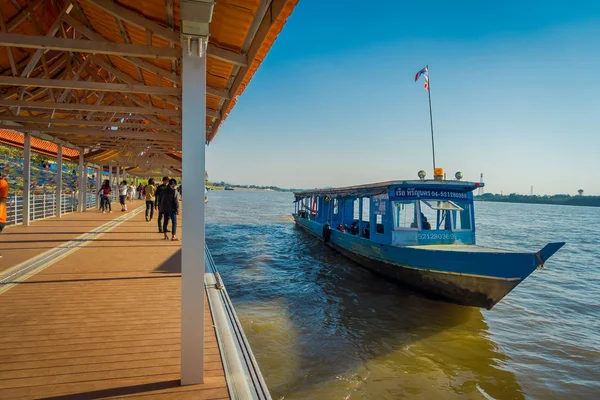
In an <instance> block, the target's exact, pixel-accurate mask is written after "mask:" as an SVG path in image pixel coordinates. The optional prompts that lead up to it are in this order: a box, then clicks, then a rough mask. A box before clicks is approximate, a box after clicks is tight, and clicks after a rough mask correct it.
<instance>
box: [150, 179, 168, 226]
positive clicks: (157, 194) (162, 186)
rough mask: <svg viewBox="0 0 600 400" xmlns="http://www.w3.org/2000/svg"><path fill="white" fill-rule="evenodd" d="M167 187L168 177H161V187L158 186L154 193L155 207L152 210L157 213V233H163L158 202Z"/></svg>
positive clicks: (161, 216)
mask: <svg viewBox="0 0 600 400" xmlns="http://www.w3.org/2000/svg"><path fill="white" fill-rule="evenodd" d="M168 185H169V177H168V176H163V178H162V185H160V186H159V187H157V188H156V192H155V193H154V197H155V200H154V201H155V203H154V204H155V206H154V208H155V209H156V211H158V232H159V233H163V224H162V220H163V215H162V213H161V212H160V210H159V209H158V203H159V201H160V194H161V193H162V191H163V189H164V188H166V187H167V186H168Z"/></svg>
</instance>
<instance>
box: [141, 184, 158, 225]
mask: <svg viewBox="0 0 600 400" xmlns="http://www.w3.org/2000/svg"><path fill="white" fill-rule="evenodd" d="M143 192H144V194H145V196H146V222H150V221H152V218H153V217H154V206H155V204H154V202H155V200H156V198H155V197H154V192H156V186H154V178H150V179H149V180H148V184H147V185H146V187H145V188H144V190H143ZM148 215H150V218H148Z"/></svg>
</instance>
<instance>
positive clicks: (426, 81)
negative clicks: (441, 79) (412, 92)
mask: <svg viewBox="0 0 600 400" xmlns="http://www.w3.org/2000/svg"><path fill="white" fill-rule="evenodd" d="M421 75H423V76H424V77H425V78H424V79H425V85H423V87H424V88H425V90H429V67H428V66H425V68H423V69H422V70H420V71H419V72H417V74H416V75H415V82H416V81H418V80H419V77H420V76H421Z"/></svg>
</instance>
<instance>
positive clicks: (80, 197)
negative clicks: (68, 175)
mask: <svg viewBox="0 0 600 400" xmlns="http://www.w3.org/2000/svg"><path fill="white" fill-rule="evenodd" d="M77 172H78V174H79V175H78V177H77V178H78V179H77V182H78V185H77V190H78V192H79V195H78V196H77V201H78V203H79V204H78V205H77V211H79V212H82V211H83V209H84V208H85V205H84V204H83V193H84V191H85V188H84V187H83V185H82V182H83V176H84V173H83V149H80V150H79V170H78V171H77Z"/></svg>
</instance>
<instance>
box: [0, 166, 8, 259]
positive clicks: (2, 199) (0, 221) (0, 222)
mask: <svg viewBox="0 0 600 400" xmlns="http://www.w3.org/2000/svg"><path fill="white" fill-rule="evenodd" d="M7 200H8V182H6V179H4V175H3V174H2V171H0V233H2V230H3V229H4V227H5V226H6V201H7ZM0 258H2V254H0Z"/></svg>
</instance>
